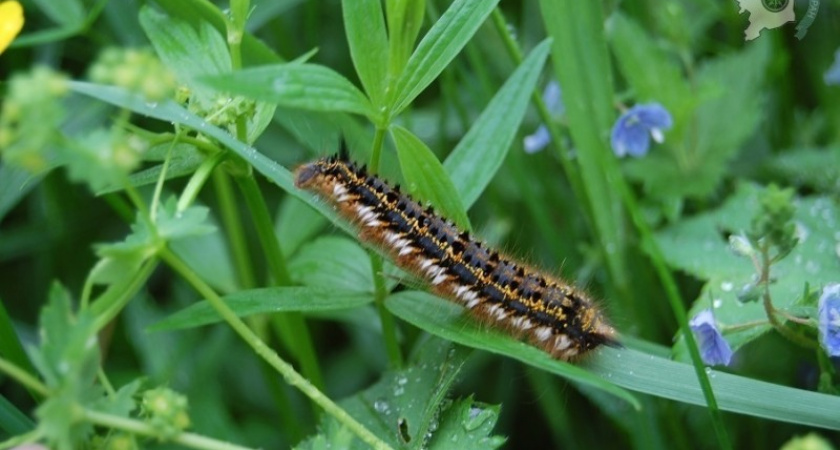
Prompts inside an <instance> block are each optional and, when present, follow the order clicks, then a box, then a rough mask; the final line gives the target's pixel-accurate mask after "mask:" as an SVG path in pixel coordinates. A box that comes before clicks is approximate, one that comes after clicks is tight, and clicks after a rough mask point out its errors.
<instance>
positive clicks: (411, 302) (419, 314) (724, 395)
mask: <svg viewBox="0 0 840 450" xmlns="http://www.w3.org/2000/svg"><path fill="white" fill-rule="evenodd" d="M386 305H387V306H388V309H389V310H390V311H391V312H393V313H394V314H395V315H396V316H398V317H400V318H402V319H404V320H406V321H408V322H410V323H412V324H414V325H416V326H418V327H420V328H422V329H424V330H426V331H428V332H429V333H432V334H434V335H437V336H440V337H443V338H445V339H447V340H451V341H453V342H457V343H459V344H463V345H468V346H470V347H474V348H479V349H482V350H487V351H490V352H493V353H498V354H501V355H505V356H507V357H510V358H513V359H517V360H519V361H522V362H524V363H526V364H529V365H531V366H534V367H537V368H539V369H542V370H546V371H548V372H551V373H554V374H557V375H560V376H563V377H564V378H568V379H570V380H572V381H573V382H576V383H577V382H579V383H583V384H585V385H589V386H592V387H595V388H597V389H600V390H603V391H605V392H608V393H611V394H613V395H616V396H618V397H619V398H621V399H623V400H625V401H627V402H628V403H630V404H631V405H633V406H634V407H636V408H639V405H640V404H639V402H638V401H637V400H636V399H635V397H633V396H632V395H631V394H630V393H628V392H627V391H625V390H623V389H621V388H620V387H619V386H621V387H623V388H626V389H631V390H634V391H638V392H641V393H645V394H650V395H655V396H658V397H663V398H668V399H671V400H675V401H678V402H683V403H688V404H692V405H701V406H704V405H705V399H704V397H703V392H702V391H701V389H700V385H699V384H698V382H697V374H696V373H695V372H694V368H693V367H692V366H691V365H689V364H684V363H680V362H676V361H671V360H669V359H666V358H661V357H659V356H656V355H652V354H648V353H642V352H639V351H637V350H631V349H613V348H603V347H602V348H601V349H599V350H596V351H595V352H594V354H592V355H590V356H588V357H587V358H585V359H584V361H582V362H581V363H580V364H579V365H571V364H568V363H564V362H561V361H557V360H555V359H552V358H551V357H550V356H549V355H548V354H547V353H545V352H543V351H541V350H539V349H537V348H535V347H532V346H530V345H527V344H525V343H522V342H519V341H516V340H514V339H513V338H510V337H508V336H505V335H502V334H500V333H496V332H492V331H489V330H488V329H487V328H486V327H481V326H479V325H477V324H476V323H475V321H473V320H471V319H468V318H467V317H465V315H464V314H463V309H462V308H460V307H459V306H457V305H455V304H453V303H451V302H448V301H446V300H443V299H441V298H438V297H435V296H432V295H430V294H426V293H423V292H401V293H399V294H394V295H392V296H390V297H389V298H388V300H387V303H386ZM625 343H626V344H628V345H629V344H630V342H629V341H628V342H625ZM709 378H710V380H711V383H712V387H713V389H714V391H715V398H716V399H717V401H718V406H720V408H721V409H723V410H726V411H732V412H737V413H740V414H748V415H752V416H755V417H763V418H767V419H771V420H779V421H784V422H790V423H798V424H803V425H809V426H816V427H822V428H828V429H833V430H840V416H838V415H837V414H836V413H835V412H836V411H838V410H840V397H836V396H832V395H826V394H818V393H815V392H809V391H804V390H801V389H793V388H789V387H784V386H778V385H774V384H771V383H766V382H763V381H757V380H752V379H748V378H744V377H740V376H736V375H730V374H727V373H723V372H717V371H711V374H710V376H709Z"/></svg>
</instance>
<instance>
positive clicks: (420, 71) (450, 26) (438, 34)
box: [391, 0, 498, 116]
mask: <svg viewBox="0 0 840 450" xmlns="http://www.w3.org/2000/svg"><path fill="white" fill-rule="evenodd" d="M497 3H498V0H455V1H454V2H452V4H451V5H450V6H449V8H448V9H447V10H446V11H445V12H444V13H443V15H442V16H441V17H440V19H439V20H438V21H437V22H435V24H434V25H432V28H431V29H430V30H429V32H428V33H426V35H425V36H423V39H422V40H421V41H420V44H418V45H417V49H415V50H414V53H413V54H412V55H411V57H410V58H409V59H408V62H407V63H406V65H405V69H403V71H402V75H400V78H399V80H397V82H396V85H395V86H396V87H395V89H394V91H395V92H394V98H393V101H392V107H391V114H392V115H394V116H395V115H397V114H399V113H400V112H401V111H402V110H403V109H405V108H406V107H407V106H408V105H409V104H410V103H411V102H412V101H413V100H414V98H415V97H417V96H418V95H420V93H421V92H423V90H424V89H426V87H428V86H429V84H431V83H432V81H434V80H435V78H437V77H438V75H440V73H441V72H443V69H444V68H445V67H446V66H448V65H449V63H450V62H451V61H452V60H453V59H454V58H455V56H456V55H457V54H458V53H459V52H460V51H461V49H462V48H464V46H465V45H467V42H469V40H470V39H471V38H472V36H473V35H474V34H475V32H476V31H477V30H478V27H479V26H481V24H482V23H484V19H486V18H487V16H488V15H490V12H492V11H493V8H495V7H496V4H497Z"/></svg>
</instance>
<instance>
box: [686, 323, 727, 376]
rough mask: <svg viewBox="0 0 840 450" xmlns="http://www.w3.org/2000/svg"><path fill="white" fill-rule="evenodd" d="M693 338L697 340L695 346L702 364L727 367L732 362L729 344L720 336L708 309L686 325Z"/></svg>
mask: <svg viewBox="0 0 840 450" xmlns="http://www.w3.org/2000/svg"><path fill="white" fill-rule="evenodd" d="M688 325H689V326H690V327H691V331H693V332H694V337H695V338H697V345H698V347H700V356H701V357H702V358H703V362H704V363H706V364H708V365H710V366H717V365H721V364H723V365H725V366H728V365H729V362H730V361H731V360H732V347H730V346H729V342H726V339H724V338H723V335H722V334H720V330H719V329H718V327H717V323H715V316H714V314H712V311H711V310H710V309H704V310H703V311H700V313H699V314H697V315H696V316H694V317H692V318H691V321H690V322H689V323H688Z"/></svg>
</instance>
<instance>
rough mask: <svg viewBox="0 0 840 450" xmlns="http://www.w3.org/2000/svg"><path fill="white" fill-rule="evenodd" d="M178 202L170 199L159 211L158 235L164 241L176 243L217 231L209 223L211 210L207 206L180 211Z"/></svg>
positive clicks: (191, 207)
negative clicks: (189, 237) (185, 238)
mask: <svg viewBox="0 0 840 450" xmlns="http://www.w3.org/2000/svg"><path fill="white" fill-rule="evenodd" d="M177 203H178V201H177V200H176V199H175V197H170V198H169V199H168V200H167V201H166V202H164V204H163V205H161V207H160V209H159V210H158V217H157V222H156V224H155V225H156V226H157V234H158V236H160V237H161V238H163V239H166V240H168V241H174V240H177V239H181V238H184V237H188V236H198V235H202V234H207V233H212V232H214V231H216V227H214V226H213V225H210V224H209V223H208V220H207V217H208V214H209V213H210V209H209V208H207V207H206V206H190V207H189V208H187V209H185V210H183V211H178V206H177Z"/></svg>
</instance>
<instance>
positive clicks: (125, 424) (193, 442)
mask: <svg viewBox="0 0 840 450" xmlns="http://www.w3.org/2000/svg"><path fill="white" fill-rule="evenodd" d="M81 416H82V418H83V419H84V420H86V421H88V422H90V423H92V424H94V425H100V426H103V427H107V428H111V429H117V430H123V431H127V432H129V433H133V434H138V435H141V436H147V437H151V438H158V439H160V432H159V431H158V430H157V429H155V427H153V426H151V425H149V424H147V423H145V422H142V421H139V420H135V419H129V418H126V417H119V416H115V415H113V414H106V413H103V412H99V411H94V410H91V409H82V410H81ZM171 442H173V443H176V444H180V445H183V446H185V447H190V448H200V449H204V450H249V447H243V446H241V445H236V444H231V443H228V442H223V441H219V440H216V439H211V438H208V437H205V436H201V435H198V434H194V433H187V432H184V433H180V434H178V435H177V436H175V437H173V438H172V439H171Z"/></svg>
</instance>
